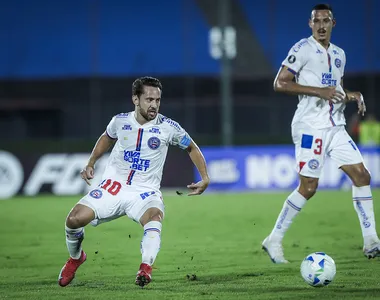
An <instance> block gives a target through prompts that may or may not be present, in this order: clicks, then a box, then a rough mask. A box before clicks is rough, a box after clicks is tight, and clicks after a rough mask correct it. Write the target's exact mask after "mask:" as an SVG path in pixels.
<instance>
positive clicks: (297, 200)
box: [270, 190, 307, 242]
mask: <svg viewBox="0 0 380 300" xmlns="http://www.w3.org/2000/svg"><path fill="white" fill-rule="evenodd" d="M306 201H307V200H306V199H305V197H304V196H302V195H301V194H300V193H299V192H298V191H297V190H294V191H293V192H292V193H291V194H290V195H289V197H288V199H286V201H285V203H284V206H283V207H282V210H281V212H280V214H279V216H278V218H277V221H276V225H275V226H274V228H273V230H272V232H271V234H270V239H271V240H274V241H277V242H281V241H282V239H283V238H284V235H285V232H286V231H287V230H288V229H289V226H290V224H292V222H293V219H294V217H295V216H296V215H298V213H299V212H300V211H301V209H302V207H303V206H304V205H305V204H306Z"/></svg>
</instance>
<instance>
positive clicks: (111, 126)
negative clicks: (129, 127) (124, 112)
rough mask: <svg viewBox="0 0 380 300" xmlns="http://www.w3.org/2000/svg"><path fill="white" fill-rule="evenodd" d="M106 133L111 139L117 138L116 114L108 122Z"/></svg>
mask: <svg viewBox="0 0 380 300" xmlns="http://www.w3.org/2000/svg"><path fill="white" fill-rule="evenodd" d="M106 133H107V135H108V136H109V137H110V138H111V139H117V130H116V116H115V117H113V118H112V119H111V121H110V122H109V123H108V125H107V128H106Z"/></svg>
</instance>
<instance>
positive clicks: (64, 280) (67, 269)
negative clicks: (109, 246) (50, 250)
mask: <svg viewBox="0 0 380 300" xmlns="http://www.w3.org/2000/svg"><path fill="white" fill-rule="evenodd" d="M86 257H87V255H86V253H85V252H84V251H83V250H82V253H81V255H80V258H79V259H73V258H71V257H70V258H69V259H68V260H67V262H66V263H65V265H64V266H63V268H62V270H61V272H60V273H59V276H58V284H59V285H60V286H62V287H63V286H66V285H68V284H69V283H70V282H71V281H72V280H73V279H74V277H75V272H76V271H77V269H78V268H79V266H80V265H81V264H83V263H84V262H85V261H86Z"/></svg>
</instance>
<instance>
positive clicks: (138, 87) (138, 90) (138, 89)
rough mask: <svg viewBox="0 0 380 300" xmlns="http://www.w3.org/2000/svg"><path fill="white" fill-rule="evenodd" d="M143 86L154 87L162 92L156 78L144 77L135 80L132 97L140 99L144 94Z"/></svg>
mask: <svg viewBox="0 0 380 300" xmlns="http://www.w3.org/2000/svg"><path fill="white" fill-rule="evenodd" d="M144 86H152V87H156V88H159V89H160V90H161V91H162V84H161V82H160V81H159V80H158V79H157V78H154V77H149V76H145V77H140V78H137V79H136V80H135V81H134V82H133V84H132V96H137V97H140V96H141V94H142V93H143V92H144Z"/></svg>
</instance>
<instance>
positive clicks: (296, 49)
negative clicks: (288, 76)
mask: <svg viewBox="0 0 380 300" xmlns="http://www.w3.org/2000/svg"><path fill="white" fill-rule="evenodd" d="M308 45H309V43H308V41H307V40H301V41H300V42H298V43H296V44H295V45H294V46H293V47H292V48H291V49H290V50H289V52H288V55H287V57H286V58H285V59H284V61H283V62H282V64H281V67H286V68H287V69H288V70H289V71H290V72H291V73H293V74H294V75H296V74H297V73H298V72H299V71H300V70H301V69H302V67H303V66H304V65H305V64H306V61H307V53H308V48H309V47H308Z"/></svg>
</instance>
